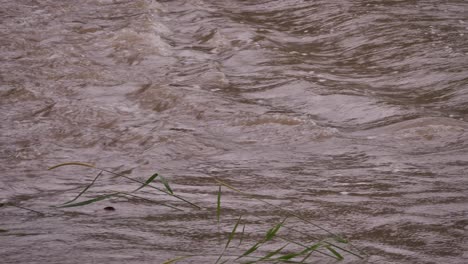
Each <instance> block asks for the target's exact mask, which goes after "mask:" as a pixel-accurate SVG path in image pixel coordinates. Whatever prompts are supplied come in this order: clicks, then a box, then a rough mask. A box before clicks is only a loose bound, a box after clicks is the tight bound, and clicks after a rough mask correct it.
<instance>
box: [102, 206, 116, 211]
mask: <svg viewBox="0 0 468 264" xmlns="http://www.w3.org/2000/svg"><path fill="white" fill-rule="evenodd" d="M104 210H106V211H115V208H114V207H112V206H106V207H104Z"/></svg>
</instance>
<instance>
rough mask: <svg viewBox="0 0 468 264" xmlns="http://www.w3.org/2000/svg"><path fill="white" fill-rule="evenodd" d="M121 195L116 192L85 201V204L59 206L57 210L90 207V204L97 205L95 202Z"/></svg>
mask: <svg viewBox="0 0 468 264" xmlns="http://www.w3.org/2000/svg"><path fill="white" fill-rule="evenodd" d="M119 194H120V193H119V192H115V193H111V194H106V195H100V196H98V197H96V198H93V199H90V200H86V201H83V202H78V203H71V204H65V205H60V206H57V208H68V207H76V206H83V205H88V204H92V203H95V202H99V201H102V200H104V199H108V198H112V197H115V196H117V195H119Z"/></svg>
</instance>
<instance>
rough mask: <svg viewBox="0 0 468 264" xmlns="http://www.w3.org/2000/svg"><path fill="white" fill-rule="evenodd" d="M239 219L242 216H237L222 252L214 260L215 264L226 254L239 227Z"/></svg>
mask: <svg viewBox="0 0 468 264" xmlns="http://www.w3.org/2000/svg"><path fill="white" fill-rule="evenodd" d="M241 219H242V215H241V216H239V219H237V222H236V224H235V225H234V228H232V231H231V233H230V234H229V237H228V241H227V242H226V245H225V246H224V249H223V252H222V253H221V255H219V257H218V259H217V260H216V263H218V262H219V261H220V260H221V258H222V257H223V256H224V252H226V249H227V248H228V247H229V244H230V243H231V241H232V239H233V238H234V236H235V234H236V230H237V227H238V226H239V223H240V221H241Z"/></svg>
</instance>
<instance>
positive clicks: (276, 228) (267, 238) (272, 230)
mask: <svg viewBox="0 0 468 264" xmlns="http://www.w3.org/2000/svg"><path fill="white" fill-rule="evenodd" d="M286 219H287V218H285V219H284V220H283V221H282V222H281V223H278V224H276V225H275V226H274V227H272V228H270V230H268V232H267V234H266V236H265V240H264V241H265V242H267V241H270V240H272V239H273V238H274V237H275V236H276V233H278V231H279V230H280V228H281V226H283V224H284V222H285V221H286Z"/></svg>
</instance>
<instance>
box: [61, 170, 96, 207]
mask: <svg viewBox="0 0 468 264" xmlns="http://www.w3.org/2000/svg"><path fill="white" fill-rule="evenodd" d="M102 173H103V171H100V172H99V173H98V174H97V175H96V177H94V179H93V181H92V182H91V183H90V184H88V185H87V186H86V187H85V188H84V189H83V190H82V191H81V192H80V193H79V194H78V195H77V196H76V197H75V198H73V199H72V200H70V201H68V202H65V203H63V204H69V203H72V202H74V201H76V200H77V199H78V198H80V196H81V195H83V194H84V193H85V192H86V191H87V190H88V189H89V188H91V186H93V184H94V183H95V182H96V181H97V179H98V178H99V177H100V176H101V175H102Z"/></svg>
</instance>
